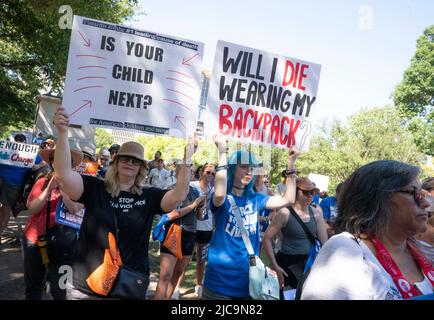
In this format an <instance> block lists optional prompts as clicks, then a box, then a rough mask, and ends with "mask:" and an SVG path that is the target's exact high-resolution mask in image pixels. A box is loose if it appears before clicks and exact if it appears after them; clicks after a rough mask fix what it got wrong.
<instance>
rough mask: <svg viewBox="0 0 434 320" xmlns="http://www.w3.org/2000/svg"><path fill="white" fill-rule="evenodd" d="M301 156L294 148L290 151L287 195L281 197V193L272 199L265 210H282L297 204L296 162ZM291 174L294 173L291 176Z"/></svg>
mask: <svg viewBox="0 0 434 320" xmlns="http://www.w3.org/2000/svg"><path fill="white" fill-rule="evenodd" d="M299 155H300V151H298V150H297V149H296V148H292V149H290V150H289V155H288V171H289V175H288V178H287V179H286V186H285V193H284V194H283V196H281V195H280V194H279V193H277V194H276V195H274V196H272V197H270V198H269V199H268V201H267V204H266V205H265V208H267V209H271V210H273V209H280V208H283V207H288V206H290V205H292V204H294V202H295V193H296V192H295V189H296V186H295V178H296V173H295V167H294V164H295V161H296V160H297V158H298V156H299ZM291 172H293V173H292V174H291Z"/></svg>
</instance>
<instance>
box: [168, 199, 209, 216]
mask: <svg viewBox="0 0 434 320" xmlns="http://www.w3.org/2000/svg"><path fill="white" fill-rule="evenodd" d="M205 197H206V196H205V195H203V196H200V197H198V198H196V199H195V200H194V201H192V202H191V203H190V204H189V205H188V206H185V207H184V208H181V209H179V210H173V211H172V212H170V213H168V214H167V215H168V216H169V221H172V220H175V219H178V218H181V217H183V216H185V215H186V214H187V213H189V212H190V211H191V210H194V209H196V207H198V206H199V205H201V204H202V203H203V201H204V200H205Z"/></svg>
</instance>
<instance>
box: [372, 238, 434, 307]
mask: <svg viewBox="0 0 434 320" xmlns="http://www.w3.org/2000/svg"><path fill="white" fill-rule="evenodd" d="M371 241H372V243H373V244H374V245H375V248H376V249H377V259H378V261H380V263H381V265H382V266H383V268H384V269H385V270H386V271H387V273H388V274H390V276H391V277H392V279H393V282H394V283H395V285H396V287H397V288H398V290H399V292H400V293H401V295H402V296H403V298H404V299H408V298H413V297H416V296H420V295H421V292H420V291H419V290H418V289H417V288H416V287H415V286H414V285H412V284H411V283H410V282H408V281H407V280H406V279H405V278H404V276H403V275H402V273H401V270H399V268H398V266H397V265H396V263H395V261H393V258H392V256H391V255H390V254H389V252H388V251H387V249H386V248H385V247H384V245H383V244H382V243H381V242H380V241H379V240H378V239H377V237H376V236H375V235H373V236H372V238H371ZM407 248H408V251H409V252H410V254H411V256H412V257H413V259H414V260H416V263H417V264H418V266H419V267H420V268H421V269H422V272H423V274H424V275H425V276H426V277H427V278H428V280H429V281H430V282H431V284H432V285H433V286H434V268H433V266H432V264H431V262H430V261H428V259H427V258H426V257H425V256H424V255H422V254H420V253H419V252H417V251H416V250H415V249H414V248H413V247H412V246H411V245H410V244H409V243H408V242H407Z"/></svg>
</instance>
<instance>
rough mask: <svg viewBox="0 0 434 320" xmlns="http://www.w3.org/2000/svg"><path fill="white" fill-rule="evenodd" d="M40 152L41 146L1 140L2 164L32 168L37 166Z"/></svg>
mask: <svg viewBox="0 0 434 320" xmlns="http://www.w3.org/2000/svg"><path fill="white" fill-rule="evenodd" d="M38 151H39V146H35V145H33V144H25V143H17V142H14V141H7V140H0V163H2V164H6V165H10V166H14V167H24V168H31V167H33V165H34V164H35V160H36V156H37V155H38Z"/></svg>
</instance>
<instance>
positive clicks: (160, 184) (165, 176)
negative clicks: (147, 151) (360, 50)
mask: <svg viewBox="0 0 434 320" xmlns="http://www.w3.org/2000/svg"><path fill="white" fill-rule="evenodd" d="M148 179H149V183H150V184H151V186H153V187H155V188H159V189H167V188H168V187H169V185H170V184H171V183H170V182H171V177H170V171H169V170H166V169H165V168H164V160H163V159H161V158H160V159H158V160H157V167H156V168H154V169H152V170H151V171H149V176H148Z"/></svg>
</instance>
